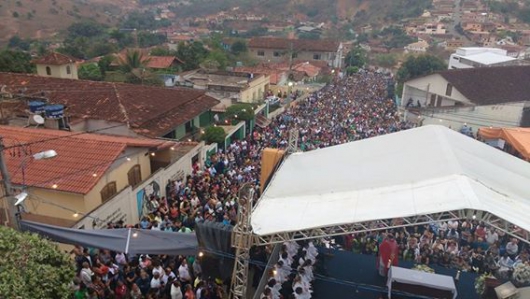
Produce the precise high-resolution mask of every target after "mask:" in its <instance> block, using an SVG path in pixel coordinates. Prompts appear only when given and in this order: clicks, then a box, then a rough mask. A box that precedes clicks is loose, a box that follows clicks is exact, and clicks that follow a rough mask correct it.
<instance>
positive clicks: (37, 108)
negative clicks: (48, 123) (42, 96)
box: [28, 101, 46, 113]
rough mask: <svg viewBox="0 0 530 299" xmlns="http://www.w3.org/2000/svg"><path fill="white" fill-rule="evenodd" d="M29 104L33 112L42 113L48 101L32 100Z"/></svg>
mask: <svg viewBox="0 0 530 299" xmlns="http://www.w3.org/2000/svg"><path fill="white" fill-rule="evenodd" d="M28 106H29V111H31V113H40V112H42V111H43V110H44V109H43V108H44V106H46V103H44V102H41V101H30V102H29V104H28Z"/></svg>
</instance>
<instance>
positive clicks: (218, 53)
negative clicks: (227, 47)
mask: <svg viewBox="0 0 530 299" xmlns="http://www.w3.org/2000/svg"><path fill="white" fill-rule="evenodd" d="M206 59H207V60H213V61H216V62H217V63H218V64H219V68H221V69H224V68H226V66H227V65H228V56H227V55H226V53H225V52H224V51H223V50H213V51H211V52H210V53H209V54H208V56H207V57H206Z"/></svg>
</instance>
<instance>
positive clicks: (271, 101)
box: [265, 96, 282, 105]
mask: <svg viewBox="0 0 530 299" xmlns="http://www.w3.org/2000/svg"><path fill="white" fill-rule="evenodd" d="M281 100H282V99H280V98H279V97H277V96H270V97H267V98H266V99H265V102H266V103H269V105H279V104H280V102H281Z"/></svg>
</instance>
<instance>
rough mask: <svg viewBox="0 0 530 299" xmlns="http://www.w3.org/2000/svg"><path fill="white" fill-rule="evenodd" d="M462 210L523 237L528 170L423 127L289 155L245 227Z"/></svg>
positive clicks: (282, 228)
mask: <svg viewBox="0 0 530 299" xmlns="http://www.w3.org/2000/svg"><path fill="white" fill-rule="evenodd" d="M463 209H471V210H479V211H485V212H489V213H491V214H493V215H496V216H497V217H499V218H502V219H505V220H507V221H509V222H511V223H513V224H514V225H517V226H519V227H521V228H522V229H524V230H526V231H530V220H529V219H528V215H530V164H529V163H528V162H525V161H523V160H520V159H518V158H516V157H513V156H511V155H509V154H506V153H504V152H502V151H499V150H497V149H495V148H493V147H490V146H488V145H486V144H484V143H481V142H479V141H476V140H474V139H472V138H469V137H467V136H464V135H462V134H460V133H458V132H455V131H453V130H451V129H448V128H446V127H443V126H425V127H420V128H416V129H412V130H407V131H402V132H398V133H393V134H388V135H384V136H379V137H374V138H370V139H365V140H361V141H355V142H350V143H347V144H342V145H338V146H333V147H328V148H325V149H319V150H314V151H310V152H305V153H295V154H292V155H290V156H288V157H287V158H286V159H285V161H284V162H283V163H282V165H281V166H280V167H279V169H278V170H277V171H276V173H275V174H274V176H273V178H272V179H271V181H270V184H269V186H268V187H267V189H266V190H265V191H264V193H263V195H262V197H261V198H260V200H259V202H258V204H257V206H256V207H255V208H254V210H253V212H252V216H251V224H252V229H253V232H254V233H255V234H257V235H259V236H265V235H272V234H278V233H283V232H294V231H299V230H307V229H313V228H323V227H329V226H333V225H343V224H350V223H361V222H367V221H374V220H379V219H393V218H401V217H409V216H414V215H425V214H431V213H441V212H446V211H456V210H463Z"/></svg>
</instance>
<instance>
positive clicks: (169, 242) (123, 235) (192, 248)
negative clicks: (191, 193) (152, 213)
mask: <svg viewBox="0 0 530 299" xmlns="http://www.w3.org/2000/svg"><path fill="white" fill-rule="evenodd" d="M21 226H22V228H23V229H24V230H27V231H31V232H34V233H38V234H39V235H42V236H45V237H48V238H49V239H51V240H53V241H56V242H61V243H66V244H78V245H81V246H87V247H95V248H102V249H109V250H112V251H117V252H124V253H130V254H156V255H159V254H168V255H194V254H196V253H197V249H198V242H197V237H196V236H195V234H193V233H172V232H163V231H157V230H144V229H135V228H132V229H128V228H120V229H101V230H83V229H73V228H64V227H59V226H53V225H48V224H42V223H37V222H31V221H22V222H21ZM134 232H136V237H135V236H134Z"/></svg>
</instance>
